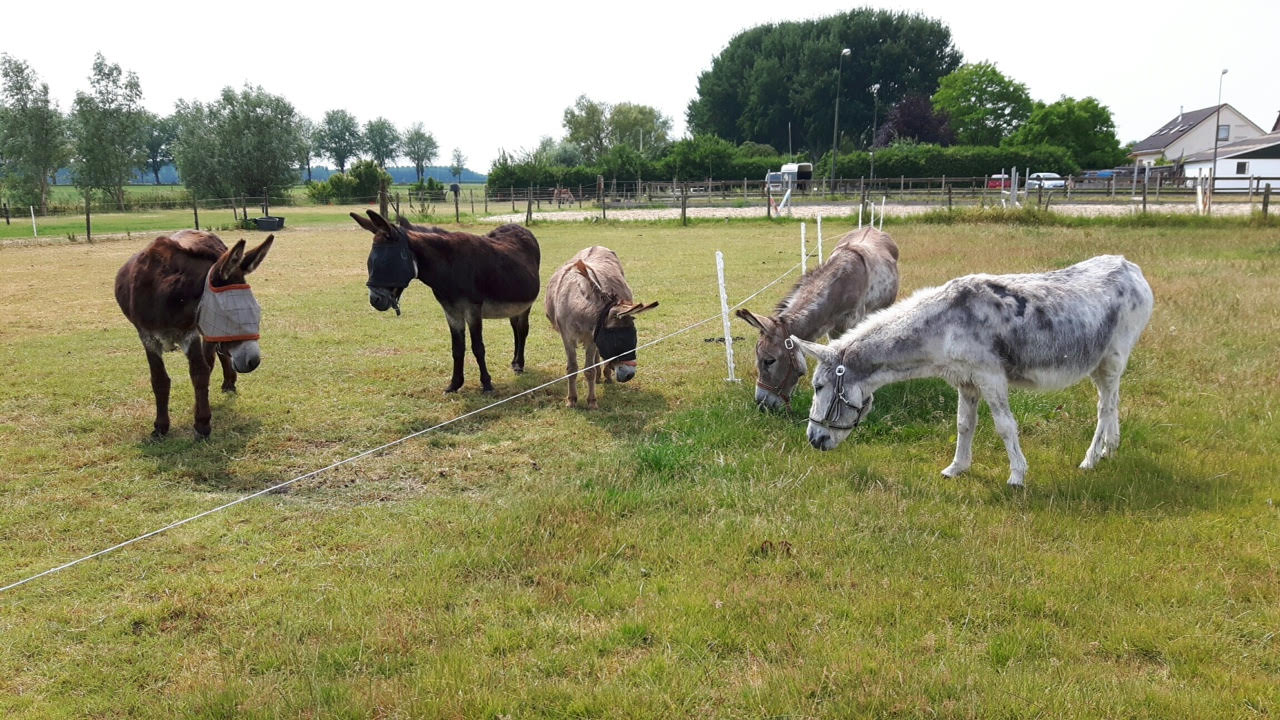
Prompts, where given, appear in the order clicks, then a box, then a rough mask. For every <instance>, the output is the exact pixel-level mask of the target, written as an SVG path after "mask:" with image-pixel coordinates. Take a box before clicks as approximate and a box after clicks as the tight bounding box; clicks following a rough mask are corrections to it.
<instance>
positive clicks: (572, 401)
mask: <svg viewBox="0 0 1280 720" xmlns="http://www.w3.org/2000/svg"><path fill="white" fill-rule="evenodd" d="M564 406H565V407H567V408H575V407H578V398H565V399H564Z"/></svg>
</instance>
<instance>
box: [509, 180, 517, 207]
mask: <svg viewBox="0 0 1280 720" xmlns="http://www.w3.org/2000/svg"><path fill="white" fill-rule="evenodd" d="M507 193H508V194H510V195H511V212H515V211H516V187H515V186H514V185H509V186H507Z"/></svg>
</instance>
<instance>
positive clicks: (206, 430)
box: [196, 426, 213, 440]
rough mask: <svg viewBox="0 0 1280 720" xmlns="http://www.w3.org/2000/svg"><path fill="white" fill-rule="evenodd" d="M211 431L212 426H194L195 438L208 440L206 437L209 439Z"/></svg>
mask: <svg viewBox="0 0 1280 720" xmlns="http://www.w3.org/2000/svg"><path fill="white" fill-rule="evenodd" d="M212 432H213V428H212V427H208V426H206V427H203V428H201V427H197V428H196V440H208V439H209V435H210V433H212Z"/></svg>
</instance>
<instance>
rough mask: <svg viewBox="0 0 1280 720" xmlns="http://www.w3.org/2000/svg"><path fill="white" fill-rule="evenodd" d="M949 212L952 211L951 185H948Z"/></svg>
mask: <svg viewBox="0 0 1280 720" xmlns="http://www.w3.org/2000/svg"><path fill="white" fill-rule="evenodd" d="M947 212H951V186H950V185H948V186H947Z"/></svg>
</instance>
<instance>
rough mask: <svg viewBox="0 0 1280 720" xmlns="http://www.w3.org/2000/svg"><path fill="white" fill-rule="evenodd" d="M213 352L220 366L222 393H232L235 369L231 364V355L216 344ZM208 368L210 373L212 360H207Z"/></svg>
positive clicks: (220, 345)
mask: <svg viewBox="0 0 1280 720" xmlns="http://www.w3.org/2000/svg"><path fill="white" fill-rule="evenodd" d="M215 352H216V353H217V355H218V364H219V365H221V366H222V392H229V393H233V392H235V391H236V378H237V377H239V375H237V374H236V369H235V367H234V366H233V365H232V364H231V353H229V352H227V350H226V348H225V347H223V346H222V344H221V343H218V344H217V347H216V348H215ZM209 368H210V372H212V368H213V358H209Z"/></svg>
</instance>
